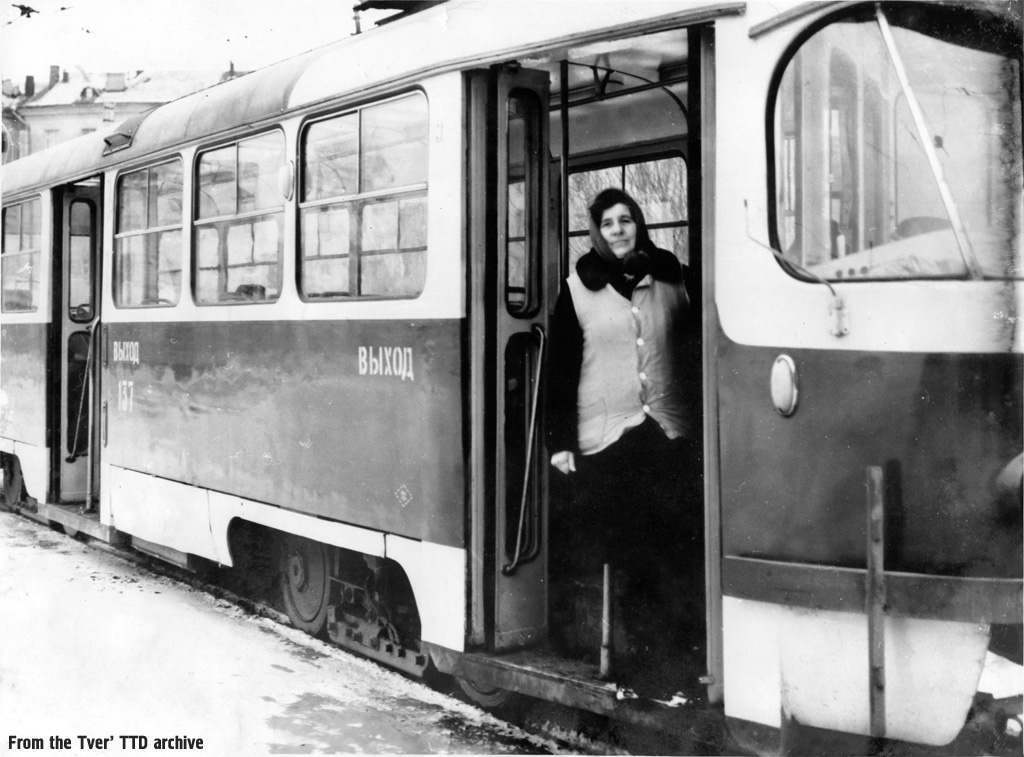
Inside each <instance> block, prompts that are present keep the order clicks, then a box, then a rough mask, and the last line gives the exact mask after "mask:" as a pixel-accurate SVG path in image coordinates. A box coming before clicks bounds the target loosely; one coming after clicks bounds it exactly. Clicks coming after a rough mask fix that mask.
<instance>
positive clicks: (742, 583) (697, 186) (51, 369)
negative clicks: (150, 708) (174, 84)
mask: <svg viewBox="0 0 1024 757" xmlns="http://www.w3.org/2000/svg"><path fill="white" fill-rule="evenodd" d="M414 6H415V7H409V8H407V9H406V11H407V12H404V13H401V14H399V16H398V17H395V18H393V19H389V20H388V22H387V23H382V24H380V25H379V26H378V27H377V28H374V29H372V30H368V31H364V32H363V33H360V34H357V35H354V36H350V37H348V38H345V39H342V40H340V41H339V42H337V43H335V44H332V45H329V46H326V47H324V48H321V49H317V50H314V51H311V52H309V53H306V54H304V55H301V56H298V57H295V58H292V59H288V60H285V61H283V62H281V63H279V64H276V65H273V66H270V67H267V68H265V69H262V70H259V71H256V72H254V73H251V74H248V75H246V76H242V77H240V78H237V79H234V80H231V81H227V82H224V83H222V84H219V85H217V86H215V87H212V88H210V89H207V90H204V91H202V92H198V93H196V94H193V95H190V96H187V97H184V98H182V99H179V100H176V101H173V102H170V103H167V104H165V105H163V106H161V107H158V108H156V109H154V110H152V111H150V112H148V113H146V114H144V115H143V116H140V117H136V118H133V119H131V120H129V121H128V122H126V123H123V124H121V125H119V126H117V127H116V128H112V129H111V130H109V131H108V132H106V133H97V134H90V135H86V136H83V137H81V138H79V139H77V140H75V141H73V142H69V143H66V144H62V145H58V146H55V147H52V148H50V149H48V150H45V151H43V152H40V153H38V154H34V155H30V156H27V157H25V158H22V159H20V160H17V161H15V162H13V163H10V164H8V165H6V166H4V167H3V251H2V256H0V263H2V271H0V272H2V278H0V283H2V303H0V311H2V313H0V320H2V341H0V348H2V367H0V379H2V387H0V390H2V394H0V455H2V462H3V471H4V479H3V481H4V493H5V497H6V499H7V502H8V503H9V504H13V505H16V506H17V507H19V508H20V509H21V510H22V511H23V512H25V513H27V514H31V515H32V516H33V517H36V518H40V519H43V520H46V521H48V522H51V523H60V524H63V525H64V526H65V528H67V529H68V530H73V531H78V532H83V533H87V534H90V535H91V536H93V537H94V538H99V539H104V540H106V541H110V542H113V543H128V544H130V545H132V546H134V547H135V548H136V549H140V550H143V551H145V552H149V553H152V554H155V555H158V556H160V557H162V558H163V559H167V560H170V561H173V562H176V563H178V564H180V565H184V566H187V567H193V568H194V567H197V566H199V565H202V564H204V563H206V564H208V563H216V564H219V565H222V566H243V565H246V564H249V563H251V562H252V560H254V559H255V558H260V559H264V560H275V561H277V565H278V567H279V574H280V586H281V591H282V601H283V603H284V605H285V607H286V608H287V611H288V614H289V616H290V618H291V620H292V621H293V623H294V624H295V625H296V626H298V627H300V628H302V629H304V630H306V631H308V632H309V633H312V634H318V635H323V636H327V637H329V638H330V639H332V640H333V641H335V642H336V643H338V644H341V645H342V646H345V647H348V648H352V649H355V650H357V651H359V652H360V653H362V654H365V655H368V656H370V657H373V658H375V659H379V660H381V661H383V662H386V663H387V664H389V665H393V666H395V667H398V668H400V669H402V670H404V671H405V672H407V673H410V674H413V675H424V674H426V673H427V672H429V671H434V670H436V671H440V672H441V673H444V674H450V675H452V676H455V677H456V678H457V679H458V680H459V681H460V682H461V684H462V686H463V688H464V689H465V690H466V691H467V692H468V693H469V694H471V695H472V696H473V697H474V698H475V700H476V701H479V702H481V703H482V704H485V705H497V704H499V703H500V702H502V701H503V700H504V699H505V698H506V697H507V696H508V695H509V694H510V693H519V694H525V695H529V696H532V697H539V698H542V699H548V700H552V701H558V702H562V703H565V704H568V705H571V706H572V707H576V708H579V709H581V710H588V711H591V712H595V713H599V714H602V715H608V716H610V717H611V718H613V719H622V720H627V721H633V722H637V723H641V724H648V725H650V726H651V727H652V728H661V727H664V728H669V729H671V728H676V729H677V731H678V732H679V733H682V734H689V736H688V738H691V742H690V743H691V744H694V743H696V741H697V740H699V739H700V738H704V737H706V735H707V734H708V733H711V732H718V733H725V732H726V731H728V733H730V734H731V736H730V738H732V739H733V740H734V741H735V742H736V743H741V744H745V745H747V748H749V749H751V750H753V751H758V752H772V751H778V750H779V749H782V748H784V747H785V745H786V744H787V743H789V744H792V743H793V738H795V736H794V734H799V733H802V732H810V731H814V732H822V733H829V734H834V735H836V736H837V737H842V738H846V737H849V738H853V739H875V740H878V739H887V740H890V741H892V742H911V743H914V744H921V745H932V746H941V745H944V744H948V743H950V742H951V741H953V740H954V739H955V738H957V736H958V734H959V733H960V731H961V729H962V728H963V726H964V723H965V720H966V719H967V715H968V712H969V709H970V708H971V705H972V702H973V701H974V697H975V695H976V691H977V685H978V679H979V676H980V674H981V670H982V665H983V663H984V659H985V655H986V651H987V650H988V648H989V646H990V642H991V639H992V638H993V636H994V634H995V630H1000V629H1001V632H1003V634H1004V635H1005V634H1006V632H1007V629H1009V631H1008V633H1009V634H1010V636H1012V635H1013V634H1014V633H1016V635H1017V638H1018V639H1019V635H1020V628H1021V619H1022V555H1021V542H1022V537H1021V500H1022V450H1024V442H1022V428H1024V407H1022V406H1024V398H1022V395H1024V391H1022V386H1024V382H1022V378H1024V327H1022V321H1021V319H1022V318H1024V300H1022V295H1024V288H1022V281H1021V278H1022V271H1024V268H1022V266H1024V255H1022V223H1024V204H1022V203H1024V200H1022V197H1024V192H1022V167H1021V155H1022V145H1021V131H1022V121H1021V81H1022V80H1021V77H1022V55H1021V6H1020V4H1019V3H1016V4H1014V3H1005V2H1001V3H992V4H985V3H974V2H971V3H966V2H965V3H958V2H942V3H937V4H928V3H918V2H896V3H890V2H880V3H873V2H872V3H861V2H824V3H815V4H796V3H789V2H781V1H780V2H774V3H755V2H749V3H744V2H715V1H710V0H708V1H704V0H701V1H690V0H664V1H660V0H659V1H658V2H644V3H621V2H603V1H598V2H587V3H585V4H583V3H579V4H563V3H545V2H533V3H531V2H503V1H501V0H496V1H494V2H485V3H480V2H473V1H472V0H449V1H448V2H440V3H437V2H428V3H418V4H414ZM412 11H415V12H412ZM400 51H410V52H409V53H408V54H405V53H403V52H400ZM411 51H415V53H412V52H411ZM607 186H617V187H622V188H625V189H626V190H627V191H628V192H630V193H631V194H633V196H635V197H636V198H637V200H638V202H639V203H640V205H641V206H642V207H643V208H644V209H645V213H646V214H647V217H648V220H649V223H650V228H651V235H652V237H653V239H654V241H655V242H656V243H657V244H658V246H659V247H663V248H665V249H668V250H670V251H672V252H674V253H675V254H676V255H677V256H678V257H679V259H680V261H681V262H682V263H684V265H685V266H686V271H687V282H688V288H689V296H690V300H691V303H692V310H691V315H692V319H691V324H690V327H689V329H688V330H687V331H686V333H685V334H684V335H683V338H684V339H685V341H686V343H685V344H684V345H681V347H682V348H683V349H684V350H685V351H686V354H687V355H689V356H690V359H689V361H688V362H689V372H688V375H687V378H686V381H687V397H688V398H689V401H690V402H691V403H692V409H693V410H694V411H695V413H696V414H697V416H699V417H701V418H702V419H703V424H702V426H701V430H700V436H699V438H698V439H697V440H696V443H695V449H696V452H695V457H694V460H696V462H694V461H689V462H687V461H682V460H681V461H679V464H680V465H684V464H687V465H690V466H691V467H692V468H693V475H692V476H691V479H692V486H691V487H690V490H689V493H688V494H687V495H686V497H685V498H684V499H685V501H680V502H679V507H680V508H684V509H686V510H687V512H690V513H693V514H694V518H693V519H692V522H693V523H694V524H697V525H695V526H694V528H693V529H691V530H690V531H689V532H687V533H680V534H679V535H678V538H679V539H680V540H685V541H686V544H687V550H688V553H689V554H691V555H693V556H695V559H694V560H692V565H690V566H688V569H687V571H686V575H685V576H683V577H682V578H683V580H681V581H680V583H679V587H680V588H679V591H678V592H677V593H676V594H674V595H673V598H672V604H673V607H671V608H666V609H665V613H664V615H663V618H662V622H663V623H664V625H665V627H666V635H667V636H668V635H670V633H671V631H672V628H671V626H672V624H673V623H676V622H681V621H679V619H680V618H683V619H685V621H686V622H687V623H688V627H691V628H696V629H698V630H697V632H696V633H695V634H693V635H692V636H691V637H690V638H689V639H688V641H687V643H686V645H685V647H686V648H685V649H684V648H682V645H680V648H676V649H672V648H669V649H667V650H666V652H665V661H664V665H663V666H661V667H662V670H661V672H662V673H664V674H665V675H668V676H669V677H674V678H673V680H672V681H671V683H672V684H673V686H674V687H675V690H676V691H680V692H682V693H683V694H684V695H685V697H684V698H685V699H686V702H687V703H686V704H684V705H683V706H681V707H671V706H669V705H670V704H672V703H670V702H666V701H665V700H663V699H660V698H657V697H644V696H638V697H636V698H631V697H630V696H625V695H624V691H626V690H625V687H623V686H622V685H621V681H620V680H619V679H620V675H621V673H622V671H621V670H617V669H616V668H615V666H614V665H612V667H611V668H610V670H609V669H604V668H602V666H601V665H600V663H599V661H598V659H597V653H598V652H599V647H600V646H601V644H602V643H605V646H606V647H608V646H610V648H611V651H612V655H613V657H614V652H615V636H614V632H613V633H612V634H611V640H610V642H609V641H608V639H607V638H604V642H602V638H603V636H604V637H607V634H604V635H602V633H601V623H602V619H603V620H604V621H606V622H610V623H611V624H612V626H614V624H615V617H616V615H615V605H616V600H615V591H614V587H612V588H611V590H609V589H608V587H607V585H606V584H604V583H602V582H601V578H600V577H594V576H591V575H583V574H580V573H579V572H574V571H573V570H571V569H569V568H567V567H566V566H567V563H569V562H571V560H567V559H566V555H565V551H566V544H567V543H568V534H569V533H570V532H571V530H572V528H573V514H572V511H571V502H570V499H569V497H568V496H567V494H566V491H565V489H566V486H565V481H564V480H563V479H562V478H560V476H561V474H559V473H558V472H557V471H555V470H554V469H553V468H551V467H550V466H549V464H548V458H549V457H550V453H551V451H550V450H547V449H546V448H545V444H544V436H543V434H542V432H541V430H542V426H543V420H544V417H545V386H544V375H545V374H544V368H545V365H546V357H547V356H546V355H545V348H546V333H547V329H548V321H549V318H550V317H551V314H552V312H553V309H554V302H555V298H556V296H557V294H558V291H559V288H560V286H561V284H562V282H563V281H564V279H565V278H566V276H567V275H568V273H569V272H570V271H571V270H572V267H573V266H574V264H575V261H576V259H577V258H578V257H579V255H580V254H581V253H582V252H585V251H586V250H587V249H588V248H589V243H588V241H587V221H586V210H585V208H586V205H587V203H588V201H589V199H590V198H591V197H592V196H593V194H594V193H595V192H596V191H598V190H599V189H602V188H604V187H607ZM650 559H651V560H654V561H656V560H659V559H661V557H660V556H659V555H657V554H651V556H650ZM669 567H671V566H669ZM1016 654H1017V655H1019V654H1020V652H1019V642H1018V646H1017V652H1016ZM675 703H678V700H677V702H675ZM666 724H668V725H666ZM716 729H718V730H717V731H716ZM701 734H703V736H702V735H701ZM712 743H716V742H714V741H713V739H712ZM693 748H694V749H696V748H697V747H693ZM703 748H707V747H706V746H705V747H703Z"/></svg>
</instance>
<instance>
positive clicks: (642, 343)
mask: <svg viewBox="0 0 1024 757" xmlns="http://www.w3.org/2000/svg"><path fill="white" fill-rule="evenodd" d="M636 343H637V344H639V345H640V346H641V347H643V346H644V338H643V337H640V338H639V339H637V340H636Z"/></svg>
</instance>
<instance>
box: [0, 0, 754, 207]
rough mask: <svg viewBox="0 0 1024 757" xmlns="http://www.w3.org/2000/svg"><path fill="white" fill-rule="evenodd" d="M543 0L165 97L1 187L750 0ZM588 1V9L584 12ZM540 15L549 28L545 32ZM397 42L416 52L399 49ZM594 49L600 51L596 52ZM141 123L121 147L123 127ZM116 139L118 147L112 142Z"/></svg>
mask: <svg viewBox="0 0 1024 757" xmlns="http://www.w3.org/2000/svg"><path fill="white" fill-rule="evenodd" d="M557 7H558V4H553V3H551V2H545V0H526V1H524V0H487V1H486V2H480V1H479V0H449V2H446V3H442V4H440V5H436V6H433V7H430V8H428V9H427V10H424V11H422V12H420V13H417V14H415V15H413V16H409V17H406V18H402V19H401V20H398V21H395V22H393V23H389V24H387V25H384V26H381V27H378V28H375V29H371V30H369V31H367V32H364V33H362V34H358V35H354V36H351V37H347V38H345V39H342V40H340V41H338V42H335V43H332V44H330V45H327V46H325V47H322V48H319V49H316V50H312V51H310V52H307V53H304V54H302V55H299V56H296V57H294V58H290V59H288V60H284V61H281V62H280V63H276V64H273V65H270V66H267V67H266V68H263V69H260V70H257V71H254V72H252V73H249V74H246V75H245V76H241V77H238V78H236V79H232V80H229V81H226V82H223V83H221V84H217V85H215V86H213V87H210V88H208V89H204V90H201V91H199V92H195V93H193V94H190V95H187V96H185V97H182V98H180V99H178V100H174V101H171V102H169V103H166V104H164V105H161V106H159V107H157V108H155V109H153V110H151V111H149V112H148V113H146V114H144V115H143V116H142V117H141V118H140V117H136V118H135V122H134V123H133V122H132V120H131V119H130V120H129V121H128V122H125V124H122V125H121V126H118V127H116V128H114V129H111V130H110V131H106V132H96V133H93V134H89V135H86V136H83V137H80V138H78V139H75V140H71V141H69V142H65V143H62V144H59V145H56V146H54V147H52V148H49V149H47V150H43V151H41V152H39V153H33V154H32V155H28V156H26V157H24V158H21V159H19V160H16V161H13V162H12V163H9V164H7V165H6V166H4V169H3V190H4V193H5V194H7V195H17V194H20V193H22V192H27V191H30V190H34V189H37V188H40V187H44V186H49V185H52V184H57V183H61V182H69V181H75V180H77V179H82V178H86V177H88V176H90V175H94V174H95V173H97V172H99V171H101V170H103V169H104V168H106V167H108V166H111V165H115V164H119V163H123V162H132V161H133V160H134V159H137V158H140V157H142V156H149V155H157V154H159V153H160V152H162V151H170V150H172V149H175V148H178V147H181V146H182V145H186V144H189V143H191V142H193V141H194V140H200V139H205V138H211V137H214V136H216V135H217V134H221V133H227V132H228V131H230V130H231V129H234V128H241V127H243V126H249V125H253V124H259V123H260V122H270V121H271V120H272V119H274V118H277V117H280V116H281V115H283V114H284V113H287V112H289V111H292V110H296V109H300V108H303V107H305V106H311V105H315V104H317V103H319V102H323V101H327V100H329V99H332V98H337V97H344V96H345V95H351V94H354V93H365V94H366V95H367V96H372V95H374V94H376V93H378V92H384V91H387V90H389V89H392V88H396V87H401V86H403V85H405V84H412V83H414V82H415V81H416V80H417V79H418V78H419V77H422V76H423V75H424V74H432V73H440V72H444V71H454V70H461V69H464V68H469V67H473V66H485V65H488V64H491V63H495V62H500V61H504V60H510V59H513V58H526V57H530V56H531V55H539V54H542V53H545V52H550V51H555V50H561V51H566V50H568V48H569V47H570V46H572V47H578V46H580V45H585V44H587V43H588V42H598V41H600V40H604V39H606V38H608V37H609V36H614V34H615V31H616V30H617V29H619V28H622V29H623V30H624V31H626V30H628V33H629V34H631V35H633V34H637V33H643V32H644V31H654V30H657V29H659V28H662V27H664V26H665V25H666V22H668V21H670V20H673V19H678V20H679V21H680V22H681V23H682V22H685V23H691V22H694V21H698V20H702V19H706V18H710V17H713V16H717V15H721V14H735V13H741V12H743V10H744V9H745V7H746V4H745V3H744V2H720V1H719V2H713V1H708V0H698V1H696V2H681V1H680V0H650V1H649V2H643V3H622V2H621V0H599V1H595V2H590V3H587V4H586V6H573V7H574V8H575V9H576V10H574V11H573V12H572V13H567V12H565V11H564V10H562V11H555V10H553V9H555V8H557ZM579 8H585V10H584V11H581V10H578V9H579ZM538 19H542V21H541V22H540V23H542V25H543V30H544V33H543V34H542V35H538V33H537V28H538ZM395 50H416V51H417V53H416V54H415V55H395V54H394V51H395ZM595 54H597V51H595ZM132 128H134V133H133V134H132V135H131V140H130V142H127V141H126V140H123V139H122V142H126V144H124V146H118V145H117V144H116V142H117V141H118V138H117V137H116V134H117V133H118V132H119V131H122V132H123V131H125V130H126V129H127V130H130V129H132ZM108 138H109V139H110V140H112V141H114V142H115V146H114V147H113V148H111V147H110V146H108V144H107V142H106V141H105V140H107V139H108Z"/></svg>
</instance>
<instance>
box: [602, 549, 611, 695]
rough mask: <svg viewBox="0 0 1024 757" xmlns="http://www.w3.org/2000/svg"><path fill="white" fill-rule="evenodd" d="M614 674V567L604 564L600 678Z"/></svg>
mask: <svg viewBox="0 0 1024 757" xmlns="http://www.w3.org/2000/svg"><path fill="white" fill-rule="evenodd" d="M611 673H612V566H611V563H605V564H604V580H603V582H602V584H601V668H600V670H599V676H600V677H601V678H602V679H607V678H608V677H609V676H610V675H611Z"/></svg>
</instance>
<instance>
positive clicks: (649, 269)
mask: <svg viewBox="0 0 1024 757" xmlns="http://www.w3.org/2000/svg"><path fill="white" fill-rule="evenodd" d="M645 252H646V254H645V255H644V258H645V261H644V264H643V266H642V270H640V271H639V272H638V274H637V277H636V280H637V281H639V280H640V279H642V278H643V277H644V276H645V275H646V274H650V275H651V278H653V279H656V280H658V281H664V282H666V283H669V284H676V283H678V282H680V281H682V280H683V267H682V266H681V265H680V264H679V259H678V258H676V256H675V255H673V254H672V253H671V252H669V251H668V250H662V249H660V248H658V247H655V246H654V245H650V246H649V247H648V248H647V249H646V251H645ZM576 273H577V275H578V276H579V277H580V281H582V282H583V285H584V286H585V287H586V288H587V289H589V290H591V291H592V292H596V291H598V290H600V289H604V288H605V286H607V285H608V284H612V285H613V286H614V287H615V288H616V289H620V286H619V285H621V284H622V283H623V282H624V280H625V278H626V277H625V272H624V271H623V268H622V266H621V265H615V264H613V263H611V262H609V261H607V260H605V259H604V258H603V257H601V256H600V255H599V254H598V253H597V251H596V250H591V251H590V252H588V253H587V254H586V255H584V256H583V257H582V258H580V259H579V260H578V261H577V262H576ZM630 288H631V287H630Z"/></svg>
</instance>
